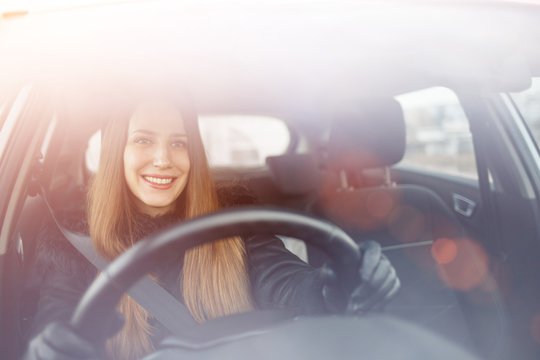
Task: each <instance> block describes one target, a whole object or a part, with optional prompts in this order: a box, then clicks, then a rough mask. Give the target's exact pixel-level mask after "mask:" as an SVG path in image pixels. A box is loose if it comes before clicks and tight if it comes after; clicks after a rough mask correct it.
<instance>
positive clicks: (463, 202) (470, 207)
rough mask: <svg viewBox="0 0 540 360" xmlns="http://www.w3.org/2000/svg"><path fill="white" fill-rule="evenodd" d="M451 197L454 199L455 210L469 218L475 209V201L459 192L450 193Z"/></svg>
mask: <svg viewBox="0 0 540 360" xmlns="http://www.w3.org/2000/svg"><path fill="white" fill-rule="evenodd" d="M452 199H453V201H454V211H455V212H457V213H458V214H461V215H463V216H465V217H469V218H470V217H471V216H472V214H473V213H474V209H476V203H475V202H474V201H472V200H470V199H467V198H466V197H464V196H461V195H459V194H452Z"/></svg>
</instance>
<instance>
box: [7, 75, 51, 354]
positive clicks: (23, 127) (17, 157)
mask: <svg viewBox="0 0 540 360" xmlns="http://www.w3.org/2000/svg"><path fill="white" fill-rule="evenodd" d="M0 99H2V97H0ZM4 99H6V100H5V102H3V103H0V108H1V109H2V110H1V111H0V116H1V120H2V128H1V132H0V189H2V195H1V196H0V324H2V327H1V334H0V353H1V354H2V358H6V359H11V358H18V356H20V351H21V346H22V338H21V331H20V318H19V311H18V309H19V303H18V300H19V298H18V294H20V291H21V289H22V283H23V282H24V279H23V270H22V269H23V266H24V264H23V261H24V254H23V251H24V250H23V248H22V243H21V242H20V237H19V236H18V234H17V232H16V231H15V224H16V222H17V216H18V214H19V212H20V210H21V207H22V204H23V201H24V199H25V197H26V194H27V187H28V185H29V183H30V178H31V174H32V171H33V170H34V169H35V164H36V161H37V160H38V156H39V149H40V146H41V143H42V141H43V136H44V133H45V131H44V129H45V126H46V123H47V120H50V119H51V116H50V115H51V113H50V108H49V107H48V106H47V105H45V104H47V102H45V101H44V99H43V98H42V97H41V96H40V95H39V94H38V92H37V91H36V90H35V89H33V88H32V87H31V86H25V87H21V88H15V89H12V91H11V92H10V91H7V92H6V93H5V97H4Z"/></svg>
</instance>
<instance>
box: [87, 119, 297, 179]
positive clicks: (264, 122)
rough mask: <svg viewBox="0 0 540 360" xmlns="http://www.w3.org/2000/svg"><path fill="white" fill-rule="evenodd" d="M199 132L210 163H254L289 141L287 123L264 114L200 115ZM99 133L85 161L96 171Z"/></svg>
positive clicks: (284, 147) (277, 151)
mask: <svg viewBox="0 0 540 360" xmlns="http://www.w3.org/2000/svg"><path fill="white" fill-rule="evenodd" d="M199 126H200V129H201V136H202V140H203V143H204V146H205V150H206V154H207V156H208V162H209V163H210V166H211V167H235V168H238V167H258V166H263V165H264V164H265V160H266V157H268V156H272V155H280V154H283V153H284V152H285V151H286V150H287V148H288V147H289V144H290V142H291V135H290V132H289V128H288V127H287V125H286V124H285V123H284V122H283V121H282V120H280V119H277V118H273V117H267V116H247V115H204V116H203V115H202V116H199ZM100 140H101V135H100V132H99V131H98V132H97V133H95V134H94V135H93V136H92V137H91V138H90V140H89V142H88V150H87V151H86V165H87V168H88V170H90V171H91V172H96V170H97V167H98V162H99V151H100V148H101V144H100Z"/></svg>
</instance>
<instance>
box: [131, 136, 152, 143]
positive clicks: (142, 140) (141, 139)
mask: <svg viewBox="0 0 540 360" xmlns="http://www.w3.org/2000/svg"><path fill="white" fill-rule="evenodd" d="M133 142H134V143H135V144H140V145H148V144H151V143H152V141H151V140H150V139H148V138H145V137H138V138H135V140H133Z"/></svg>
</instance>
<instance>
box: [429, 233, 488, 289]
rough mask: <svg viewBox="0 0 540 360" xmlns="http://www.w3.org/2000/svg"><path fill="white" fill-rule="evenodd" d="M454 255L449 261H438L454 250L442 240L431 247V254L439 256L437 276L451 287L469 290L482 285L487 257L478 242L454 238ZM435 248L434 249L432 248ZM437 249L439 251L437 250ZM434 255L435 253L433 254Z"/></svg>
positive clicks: (448, 256)
mask: <svg viewBox="0 0 540 360" xmlns="http://www.w3.org/2000/svg"><path fill="white" fill-rule="evenodd" d="M447 240H448V239H447ZM452 242H453V243H454V245H455V256H453V260H452V261H450V262H442V261H441V262H439V260H448V259H450V258H451V257H452V253H453V252H454V250H453V249H452V245H450V244H451V243H450V242H448V241H443V242H440V243H439V244H437V247H436V248H435V244H433V245H434V247H433V248H432V255H433V253H436V254H437V256H440V258H439V260H437V258H435V259H436V260H437V262H438V263H439V267H438V273H439V277H440V278H441V279H442V280H443V281H444V282H445V283H446V284H447V285H448V286H450V287H451V288H453V289H456V290H461V291H470V290H472V289H475V288H477V287H479V286H480V285H482V284H483V283H484V280H485V279H486V276H487V275H488V267H489V259H488V256H487V255H486V252H485V251H484V249H483V248H482V246H480V245H479V244H478V243H476V242H474V241H472V240H470V239H454V240H452ZM433 249H435V250H433ZM437 251H439V252H437ZM433 256H435V255H433Z"/></svg>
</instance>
